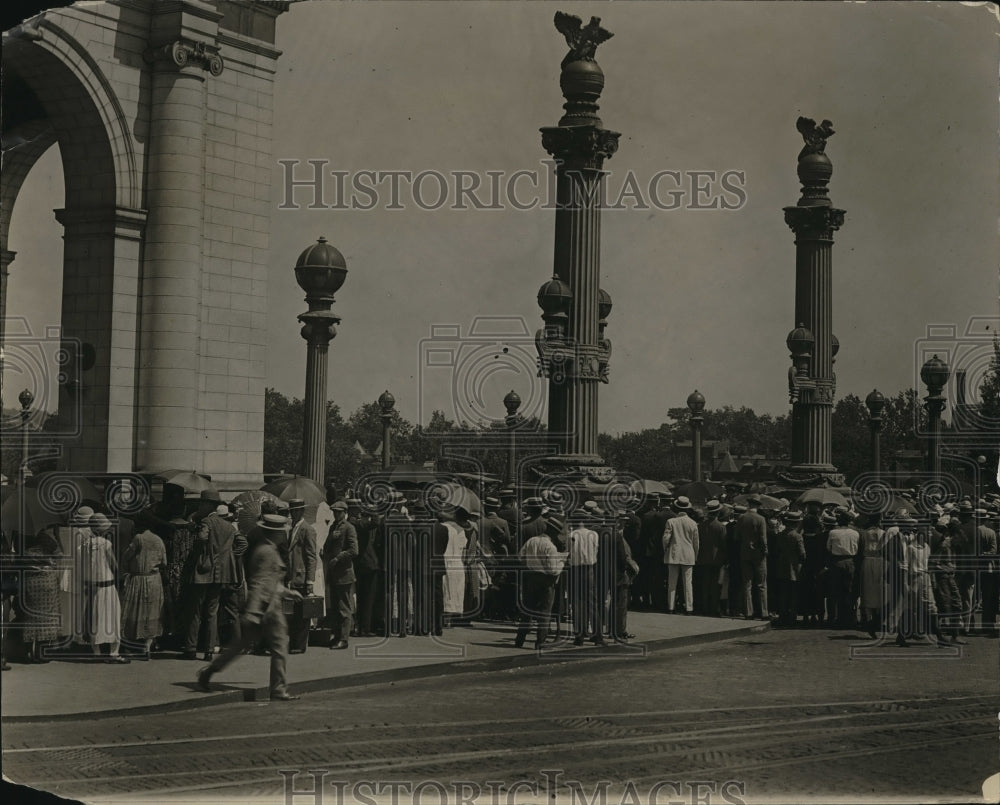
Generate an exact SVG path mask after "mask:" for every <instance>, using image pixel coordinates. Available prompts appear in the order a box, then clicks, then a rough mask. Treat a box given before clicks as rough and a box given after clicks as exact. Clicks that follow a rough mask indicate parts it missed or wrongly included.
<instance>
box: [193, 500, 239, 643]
mask: <svg viewBox="0 0 1000 805" xmlns="http://www.w3.org/2000/svg"><path fill="white" fill-rule="evenodd" d="M219 503H220V499H219V493H218V492H207V493H206V492H203V493H202V503H201V506H200V508H199V510H198V512H197V514H196V516H195V520H196V522H199V527H198V535H197V536H196V537H195V547H194V550H193V551H192V553H193V554H194V561H193V562H192V563H191V565H190V570H189V572H190V576H189V577H188V585H187V587H186V595H187V604H188V610H187V627H188V628H187V634H186V636H185V639H184V649H183V651H184V658H185V659H189V660H193V659H196V658H197V656H198V637H199V634H200V633H201V626H202V620H204V621H205V632H206V637H205V640H206V649H205V654H206V656H205V659H206V660H208V659H211V656H210V655H211V654H212V650H213V648H214V647H215V646H216V645H217V644H218V643H217V641H218V639H219V634H218V628H219V599H220V597H221V595H222V586H223V585H229V584H234V583H236V582H237V581H238V579H237V577H236V573H235V565H234V560H233V553H234V551H233V545H234V543H235V541H236V538H237V531H236V528H235V527H234V526H233V524H232V523H230V522H228V521H227V520H226V519H225V518H224V517H223V516H222V515H221V514H219V513H218V512H217V511H216V509H217V507H218V506H219ZM240 539H241V540H243V538H242V536H240ZM243 550H246V545H245V544H242V545H241V546H240V548H239V550H237V551H236V552H237V553H241V552H242V551H243Z"/></svg>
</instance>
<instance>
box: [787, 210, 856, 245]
mask: <svg viewBox="0 0 1000 805" xmlns="http://www.w3.org/2000/svg"><path fill="white" fill-rule="evenodd" d="M844 215H845V213H844V210H837V209H834V208H833V207H785V223H786V224H788V226H789V227H790V228H791V229H792V231H793V232H794V233H795V234H796V235H797V236H799V237H805V238H810V239H813V240H832V239H833V233H834V232H835V231H836V230H838V229H840V227H842V226H843V225H844Z"/></svg>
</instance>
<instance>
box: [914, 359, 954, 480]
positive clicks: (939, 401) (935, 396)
mask: <svg viewBox="0 0 1000 805" xmlns="http://www.w3.org/2000/svg"><path fill="white" fill-rule="evenodd" d="M949 373H950V370H949V369H948V364H946V363H945V362H944V361H943V360H941V359H940V358H939V357H938V356H937V355H934V356H933V357H931V358H930V359H929V360H928V361H927V362H926V363H925V364H924V365H923V366H922V367H921V368H920V379H921V380H923V381H924V385H925V386H927V396H926V397H924V409H925V410H926V411H927V431H928V434H929V435H928V442H927V470H928V471H929V472H930V473H931V474H932V475H933V476H934V478H935V479H936V478H937V477H938V476H939V475H940V474H941V455H940V451H939V449H938V448H939V441H940V438H941V413H942V412H943V411H944V406H945V404H946V400H945V398H944V396H943V395H942V394H941V390H942V389H943V388H944V384H945V383H947V382H948V375H949Z"/></svg>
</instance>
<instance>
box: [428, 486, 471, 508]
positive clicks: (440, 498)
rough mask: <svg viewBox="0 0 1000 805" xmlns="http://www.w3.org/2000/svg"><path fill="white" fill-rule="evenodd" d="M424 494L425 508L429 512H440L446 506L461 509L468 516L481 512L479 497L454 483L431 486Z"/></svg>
mask: <svg viewBox="0 0 1000 805" xmlns="http://www.w3.org/2000/svg"><path fill="white" fill-rule="evenodd" d="M425 494H426V498H427V500H426V503H427V507H428V508H429V509H430V510H431V511H440V510H441V509H443V508H446V507H448V506H455V507H456V508H463V509H465V510H466V511H467V512H468V513H469V514H479V513H480V511H481V510H482V507H481V505H480V502H479V496H478V495H476V494H475V493H474V492H472V491H471V490H469V489H467V488H466V487H464V486H462V485H461V484H458V483H455V482H454V481H444V482H442V483H436V484H433V485H432V486H430V487H428V488H427V490H426V492H425Z"/></svg>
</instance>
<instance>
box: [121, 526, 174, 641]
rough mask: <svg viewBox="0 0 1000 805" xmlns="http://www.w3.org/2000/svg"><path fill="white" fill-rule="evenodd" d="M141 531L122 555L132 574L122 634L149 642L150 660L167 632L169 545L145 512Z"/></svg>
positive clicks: (125, 596)
mask: <svg viewBox="0 0 1000 805" xmlns="http://www.w3.org/2000/svg"><path fill="white" fill-rule="evenodd" d="M135 524H136V530H137V531H138V532H139V533H137V534H136V535H135V537H133V538H132V542H131V543H130V544H129V546H128V547H127V548H126V549H125V553H124V554H123V555H122V566H123V568H124V570H125V572H126V573H127V574H128V576H127V578H126V581H125V586H124V589H123V591H122V634H123V635H124V637H125V639H126V640H134V641H136V642H140V641H141V642H143V643H144V644H145V650H144V653H143V654H142V655H141V656H142V659H145V660H148V659H149V657H150V653H151V652H152V649H153V640H155V639H156V638H157V637H159V636H160V635H162V634H163V600H164V598H163V573H165V571H166V568H167V549H166V546H165V545H164V544H163V540H162V539H160V537H159V535H158V534H156V533H154V532H153V531H152V528H151V527H152V525H153V522H152V518H151V517H149V516H148V515H147V514H146V513H145V512H141V513H140V514H139V516H138V517H136V521H135Z"/></svg>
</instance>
